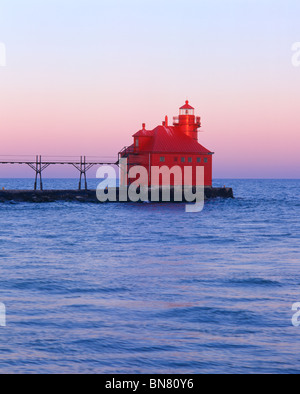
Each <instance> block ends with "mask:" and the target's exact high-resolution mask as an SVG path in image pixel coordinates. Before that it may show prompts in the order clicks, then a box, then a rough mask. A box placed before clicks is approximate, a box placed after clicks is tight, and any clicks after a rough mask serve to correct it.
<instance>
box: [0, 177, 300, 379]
mask: <svg viewBox="0 0 300 394" xmlns="http://www.w3.org/2000/svg"><path fill="white" fill-rule="evenodd" d="M72 182H73V183H74V185H73V184H72ZM72 182H71V181H70V180H68V181H63V180H47V181H45V184H46V186H48V187H49V188H50V187H51V188H62V187H63V186H67V187H76V181H72ZM224 183H226V185H228V186H232V187H233V188H234V192H235V196H236V198H235V199H234V200H221V199H216V200H212V201H209V202H207V203H206V205H205V209H204V211H203V212H202V213H198V214H195V213H194V214H186V213H185V212H184V205H182V204H81V203H63V202H60V203H49V204H21V203H18V204H15V203H14V202H11V203H5V204H0V223H1V229H0V267H1V284H0V301H1V302H3V303H5V305H6V309H7V326H6V327H0V372H3V373H5V372H8V373H14V372H26V373H33V372H40V373H55V372H58V373H253V372H262V373H287V372H289V373H299V372H300V327H299V328H296V327H294V326H293V325H292V323H291V318H292V315H293V312H292V311H291V308H292V305H293V303H295V302H300V264H299V263H300V261H299V244H300V242H299V241H300V225H299V216H300V199H299V191H300V181H299V180H297V181H293V180H285V181H279V180H270V181H267V180H259V181H255V180H232V181H230V180H226V181H216V182H215V184H216V185H223V184H224ZM1 185H3V186H4V187H6V188H24V187H28V188H29V187H31V185H32V181H28V180H1ZM72 185H73V186H72Z"/></svg>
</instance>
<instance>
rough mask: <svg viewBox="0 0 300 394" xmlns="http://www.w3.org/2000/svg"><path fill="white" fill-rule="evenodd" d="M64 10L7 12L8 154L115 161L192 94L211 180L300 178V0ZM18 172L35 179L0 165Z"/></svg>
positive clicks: (2, 94)
mask: <svg viewBox="0 0 300 394" xmlns="http://www.w3.org/2000/svg"><path fill="white" fill-rule="evenodd" d="M30 2H31V1H29V3H30ZM216 2H217V1H216V0H214V1H213V3H216ZM50 3H51V4H50ZM61 3H62V4H63V6H62V5H61ZM61 3H59V2H56V1H54V2H49V3H47V2H46V3H45V4H46V5H45V4H44V5H43V6H42V5H41V4H39V3H38V2H34V1H32V5H31V7H33V8H31V11H30V12H29V10H28V9H26V7H25V8H23V9H22V4H21V3H20V4H19V7H18V8H14V7H13V6H12V5H10V3H9V2H4V5H3V6H0V8H2V9H1V12H0V14H1V16H0V25H1V26H2V28H1V29H0V41H2V42H4V43H5V45H6V47H7V67H5V68H0V86H1V91H0V111H1V112H0V130H1V146H0V155H36V154H41V155H62V156H64V155H67V156H75V155H87V156H99V157H104V156H105V157H106V156H109V157H117V152H118V150H119V149H121V148H122V147H123V146H125V145H129V144H131V141H132V139H131V136H132V134H134V133H135V132H136V131H137V130H138V129H139V128H141V124H142V123H143V122H145V123H146V124H147V128H149V129H150V128H154V127H155V126H157V125H158V124H160V123H161V121H162V120H163V119H164V116H165V115H168V116H169V118H172V116H175V115H177V113H178V108H179V107H180V106H181V105H182V104H183V103H184V101H185V100H186V99H189V100H190V103H191V104H192V105H193V106H194V107H195V108H196V113H197V115H200V116H201V117H202V125H203V131H204V132H203V133H200V135H199V142H200V143H202V144H203V145H204V146H206V147H207V148H209V149H211V150H212V151H214V152H215V156H214V177H215V178H218V177H223V178H231V177H238V178H257V177H259V178H264V177H265V178H299V170H300V155H299V146H300V144H299V125H300V111H299V109H298V107H299V102H300V90H299V86H300V68H295V67H293V66H292V64H291V57H292V52H291V46H292V44H293V42H295V41H300V30H299V29H298V27H297V26H298V25H299V24H298V22H297V21H296V18H295V19H294V18H293V17H292V15H293V14H294V12H295V10H294V9H293V7H292V4H293V3H292V2H289V1H288V2H286V3H285V4H286V10H285V12H281V11H280V10H281V8H280V7H279V4H280V1H279V2H278V4H277V3H276V4H277V5H278V7H276V6H275V8H274V7H273V8H272V10H273V11H272V13H270V12H269V11H270V7H271V2H268V1H263V2H252V3H251V2H246V3H247V7H248V12H245V9H242V8H241V6H240V5H239V4H238V2H235V1H228V5H230V7H224V9H221V8H222V7H221V2H219V3H218V2H217V3H218V4H219V5H220V7H219V8H220V9H219V11H217V12H216V11H214V10H213V8H212V5H210V4H211V3H209V2H206V1H204V2H203V3H202V6H200V5H199V4H198V3H197V4H196V3H195V2H193V1H191V0H189V1H187V2H185V3H184V4H185V5H186V7H187V8H184V9H182V7H181V6H182V4H183V2H180V1H175V2H174V3H172V2H169V1H167V2H166V3H167V4H169V5H170V7H171V4H173V6H172V8H167V7H166V5H159V4H160V3H158V2H156V1H154V2H153V3H151V4H152V5H151V4H150V3H149V2H148V1H147V2H145V4H144V6H142V5H137V4H138V3H136V2H134V1H129V2H128V4H127V7H126V9H125V8H123V9H122V7H121V3H119V2H117V1H113V2H112V3H115V5H117V3H118V6H120V7H121V9H120V7H118V8H114V7H112V6H111V5H110V4H111V3H108V2H106V1H104V2H103V4H102V5H103V7H102V8H101V9H100V8H99V6H98V5H97V4H98V3H97V2H95V1H91V0H89V1H88V2H87V3H85V4H87V7H85V8H82V9H81V7H84V3H83V2H82V1H78V2H77V3H76V6H77V7H75V8H74V9H73V8H72V5H71V4H72V3H71V2H69V1H62V2H61ZM223 3H224V1H223ZM272 4H273V5H274V4H275V2H273V3H272ZM154 5H155V6H154ZM188 6H190V7H192V6H193V7H194V8H195V7H196V8H197V12H195V15H194V13H193V15H190V13H189V12H188ZM60 7H61V9H60ZM155 7H156V8H155ZM157 7H158V8H159V11H160V12H159V13H156V11H158V9H157ZM289 7H290V8H289ZM295 7H298V8H299V6H295ZM83 9H84V13H83V14H82V10H83ZM32 10H35V12H32ZM58 12H60V15H61V13H62V14H63V15H62V16H61V17H60V18H58V19H56V18H55V17H56V15H57V13H58ZM224 12H226V13H228V14H227V15H226V16H227V19H226V17H225V18H223V15H224ZM258 12H259V15H260V16H259V17H257V13H258ZM197 15H198V17H197ZM298 15H299V13H298ZM64 16H65V17H66V19H64ZM67 16H68V17H67ZM189 18H190V21H189ZM197 18H199V20H198V19H197ZM2 19H3V20H2ZM179 21H181V25H180V24H179V23H178V22H179ZM297 31H298V35H297ZM22 175H24V176H27V175H29V176H30V172H29V173H28V171H27V170H26V171H23V170H22V169H20V168H15V169H7V168H4V167H0V177H5V176H22ZM45 175H48V176H61V177H63V176H65V175H70V172H69V171H65V170H62V169H59V170H58V169H52V170H49V171H48V172H47V174H45ZM74 175H75V176H76V175H77V174H76V173H75V174H74Z"/></svg>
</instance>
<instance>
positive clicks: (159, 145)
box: [134, 126, 211, 154]
mask: <svg viewBox="0 0 300 394" xmlns="http://www.w3.org/2000/svg"><path fill="white" fill-rule="evenodd" d="M134 136H135V137H141V136H147V137H151V136H152V137H153V138H149V142H148V143H147V145H145V146H144V148H143V151H147V152H153V153H155V152H157V153H162V152H165V153H196V154H209V153H211V151H209V150H208V149H206V148H204V146H202V145H200V144H199V142H197V141H196V140H194V139H193V138H191V137H189V136H187V135H186V134H184V133H183V132H182V131H180V130H177V129H176V128H175V127H173V126H169V127H165V126H157V127H156V128H155V129H154V130H151V131H150V130H140V131H138V132H137V133H136V134H135V135H134Z"/></svg>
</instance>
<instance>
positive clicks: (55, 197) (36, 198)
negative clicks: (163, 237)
mask: <svg viewBox="0 0 300 394" xmlns="http://www.w3.org/2000/svg"><path fill="white" fill-rule="evenodd" d="M111 190H114V191H115V193H116V196H117V201H116V202H118V201H119V188H116V189H110V191H111ZM160 195H161V193H160ZM173 195H174V193H173V191H172V188H171V202H174V199H173ZM217 197H221V198H234V196H233V190H232V188H228V187H222V188H216V187H206V188H205V199H212V198H217ZM9 201H14V202H29V203H47V202H56V201H65V202H71V201H75V202H76V201H77V202H82V203H100V202H99V201H98V199H97V195H96V190H43V191H41V190H1V191H0V203H4V202H9ZM149 201H151V195H150V193H149ZM129 202H130V201H129ZM162 202H163V201H162ZM182 202H186V201H185V200H184V196H183V200H182Z"/></svg>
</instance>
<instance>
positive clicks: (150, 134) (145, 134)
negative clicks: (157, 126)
mask: <svg viewBox="0 0 300 394" xmlns="http://www.w3.org/2000/svg"><path fill="white" fill-rule="evenodd" d="M133 137H153V130H146V129H142V130H139V131H138V132H137V133H135V134H133Z"/></svg>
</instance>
